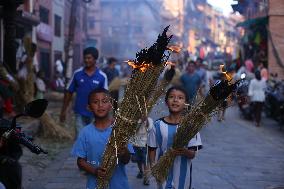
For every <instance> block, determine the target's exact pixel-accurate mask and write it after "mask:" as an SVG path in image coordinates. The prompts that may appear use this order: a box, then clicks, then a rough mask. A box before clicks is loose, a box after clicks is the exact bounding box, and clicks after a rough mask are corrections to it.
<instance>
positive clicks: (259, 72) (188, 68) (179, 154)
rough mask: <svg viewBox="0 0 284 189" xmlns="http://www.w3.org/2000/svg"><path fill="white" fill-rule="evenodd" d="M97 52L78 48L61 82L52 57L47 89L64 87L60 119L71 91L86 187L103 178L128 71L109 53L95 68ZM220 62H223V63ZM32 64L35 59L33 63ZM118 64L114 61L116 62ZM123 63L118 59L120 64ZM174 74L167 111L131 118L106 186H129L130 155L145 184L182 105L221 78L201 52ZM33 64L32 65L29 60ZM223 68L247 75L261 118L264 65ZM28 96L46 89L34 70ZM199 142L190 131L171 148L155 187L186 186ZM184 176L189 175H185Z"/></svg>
mask: <svg viewBox="0 0 284 189" xmlns="http://www.w3.org/2000/svg"><path fill="white" fill-rule="evenodd" d="M98 57H99V52H98V50H97V49H96V48H94V47H88V48H86V49H84V51H83V63H84V65H83V66H82V67H81V68H79V69H77V70H76V71H74V73H73V75H72V77H71V79H70V81H69V82H68V84H67V85H66V86H65V80H64V77H63V66H62V62H61V61H60V60H57V61H56V64H55V65H56V68H55V69H56V78H55V79H54V82H53V83H52V86H53V87H52V89H53V90H56V91H59V92H64V101H63V105H62V108H61V112H60V121H61V122H64V121H65V120H66V115H67V111H68V108H67V107H68V106H69V105H70V103H71V102H72V99H73V98H72V97H73V95H74V94H76V98H75V102H74V103H73V104H74V106H73V110H74V115H75V120H76V121H75V128H76V136H75V137H76V141H75V143H74V145H73V149H72V154H73V155H74V156H76V157H77V164H78V167H79V168H80V169H81V170H83V171H85V172H86V173H87V178H88V179H87V188H95V187H96V185H97V181H96V178H105V177H106V172H105V171H106V170H105V169H104V168H102V167H101V161H102V155H103V152H104V149H105V146H106V144H107V142H108V138H109V137H110V134H111V131H112V126H113V124H114V116H115V113H116V111H117V108H118V102H119V95H120V88H121V77H123V76H126V77H127V76H129V73H130V72H129V70H128V71H124V73H121V70H118V69H117V68H121V67H122V65H121V64H119V61H118V60H117V59H116V58H114V57H110V58H108V59H107V64H106V66H104V67H103V68H99V67H98V65H97V60H98ZM20 61H21V64H22V65H21V66H20V72H19V75H18V77H26V76H27V75H26V71H25V70H26V69H27V68H25V64H24V62H25V61H26V57H22V58H21V60H20ZM224 64H225V63H224ZM35 65H36V64H35ZM119 66H120V67H119ZM123 66H124V65H123ZM172 66H173V67H174V68H175V69H176V76H175V77H174V79H173V80H174V81H173V82H172V83H171V85H170V87H169V89H168V90H167V92H166V94H165V99H164V101H165V104H166V106H167V109H168V115H167V116H165V117H161V118H159V119H158V120H152V118H150V117H149V115H142V117H141V118H140V119H139V121H138V122H137V131H136V135H135V136H134V137H133V138H132V139H131V140H130V141H129V145H128V146H126V147H125V148H123V149H120V151H119V152H118V159H119V163H118V165H117V168H116V169H115V172H114V174H113V175H112V178H111V180H110V188H129V185H128V180H127V176H126V172H125V165H126V164H128V162H129V161H130V160H132V161H133V162H135V163H137V167H138V173H137V178H138V179H143V184H144V185H149V184H150V182H149V176H150V168H151V167H152V166H153V165H155V163H156V162H157V161H158V160H159V158H160V157H161V156H162V155H163V153H165V152H166V151H167V150H168V149H170V148H171V147H172V145H173V139H174V135H175V134H176V132H177V129H178V125H179V123H180V121H181V119H182V116H183V114H184V111H186V110H188V109H190V107H191V106H193V105H194V104H195V103H196V102H198V100H199V99H200V98H204V97H205V96H206V94H207V93H208V92H209V89H210V87H211V86H212V85H213V84H214V83H215V82H217V81H218V80H224V79H226V78H225V75H224V73H223V72H224V70H222V69H220V70H215V71H212V70H209V69H208V64H207V63H206V61H203V60H202V59H201V58H197V59H187V60H185V61H184V62H182V63H181V64H180V65H175V64H173V65H172ZM35 68H36V66H35ZM226 71H227V74H228V75H230V77H231V78H232V79H233V80H237V79H240V77H241V76H240V75H241V74H243V73H245V74H246V78H247V79H249V80H250V83H249V89H248V94H247V95H248V96H249V100H250V102H252V103H253V107H254V111H253V114H254V118H255V123H256V126H260V123H261V110H262V106H263V102H264V100H265V94H264V90H265V87H266V81H267V80H268V71H267V69H266V68H265V67H264V65H263V64H262V63H259V64H258V65H257V67H256V66H255V64H253V62H252V61H251V60H246V61H245V63H244V65H243V66H242V67H240V68H238V69H236V66H235V65H234V64H230V65H226ZM34 76H35V83H34V85H35V94H34V97H35V98H37V99H39V98H44V93H45V92H46V90H47V85H46V82H45V81H44V74H43V72H42V71H41V70H38V69H35V70H34ZM0 94H1V98H0V99H1V102H3V106H2V107H4V108H5V111H7V112H8V113H11V115H13V107H12V99H13V90H12V89H11V86H10V85H9V82H8V81H6V80H5V79H4V78H0ZM228 104H229V102H228V101H224V103H222V105H221V106H220V107H219V112H218V121H223V120H224V119H225V110H226V108H227V106H228ZM201 148H202V142H201V137H200V134H199V133H198V134H197V135H196V136H194V137H193V138H192V139H191V140H190V141H189V142H188V145H187V146H184V147H183V148H180V149H177V150H175V151H174V153H175V155H176V158H175V161H174V164H173V167H172V169H171V171H170V173H169V175H168V177H167V180H166V182H164V183H157V184H158V187H159V188H191V187H192V179H191V172H192V159H193V158H194V157H195V156H196V152H197V151H198V150H199V149H201ZM188 178H190V179H188Z"/></svg>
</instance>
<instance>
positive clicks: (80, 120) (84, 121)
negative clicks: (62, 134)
mask: <svg viewBox="0 0 284 189" xmlns="http://www.w3.org/2000/svg"><path fill="white" fill-rule="evenodd" d="M75 121H76V123H75V132H76V133H75V134H76V136H78V134H79V132H80V130H81V129H82V128H83V127H85V126H86V125H89V124H90V123H91V122H92V121H93V118H92V117H87V116H83V115H80V114H75Z"/></svg>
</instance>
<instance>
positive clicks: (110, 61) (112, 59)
mask: <svg viewBox="0 0 284 189" xmlns="http://www.w3.org/2000/svg"><path fill="white" fill-rule="evenodd" d="M113 62H117V59H116V58H114V57H110V58H109V59H108V62H107V63H108V64H111V63H113Z"/></svg>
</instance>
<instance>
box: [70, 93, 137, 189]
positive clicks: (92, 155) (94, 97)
mask: <svg viewBox="0 0 284 189" xmlns="http://www.w3.org/2000/svg"><path fill="white" fill-rule="evenodd" d="M88 108H89V109H90V111H91V112H92V113H93V115H94V117H95V121H94V122H93V123H90V124H88V125H87V126H86V127H84V128H83V129H82V130H81V132H80V134H79V137H78V138H77V140H76V142H75V144H74V146H73V149H72V154H73V155H74V156H75V157H77V165H78V167H79V168H80V169H81V170H84V171H86V172H87V186H86V188H87V189H94V188H96V186H97V178H98V177H100V178H105V177H106V170H105V169H104V168H102V167H100V165H101V161H102V156H103V152H104V150H105V147H106V144H107V142H108V139H109V137H110V135H111V131H112V124H113V119H112V118H111V116H110V111H111V110H112V104H111V97H110V93H109V92H108V91H107V90H106V89H103V88H101V89H95V90H93V91H92V92H91V93H90V94H89V97H88ZM130 153H133V149H132V147H131V146H128V148H127V147H125V148H124V149H122V150H121V151H119V152H118V159H119V163H118V165H117V166H116V168H115V170H114V172H113V175H112V177H111V179H110V183H109V188H110V189H128V188H129V185H128V178H127V175H126V172H125V164H127V163H128V162H129V160H130Z"/></svg>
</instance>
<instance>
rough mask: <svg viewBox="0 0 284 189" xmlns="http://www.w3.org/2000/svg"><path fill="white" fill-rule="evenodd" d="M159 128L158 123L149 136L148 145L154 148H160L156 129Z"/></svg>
mask: <svg viewBox="0 0 284 189" xmlns="http://www.w3.org/2000/svg"><path fill="white" fill-rule="evenodd" d="M157 126H158V122H157V121H156V122H155V123H154V127H153V128H152V129H151V130H150V131H149V136H148V139H147V145H148V146H149V147H152V148H157V147H158V142H157V137H156V127H157Z"/></svg>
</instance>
